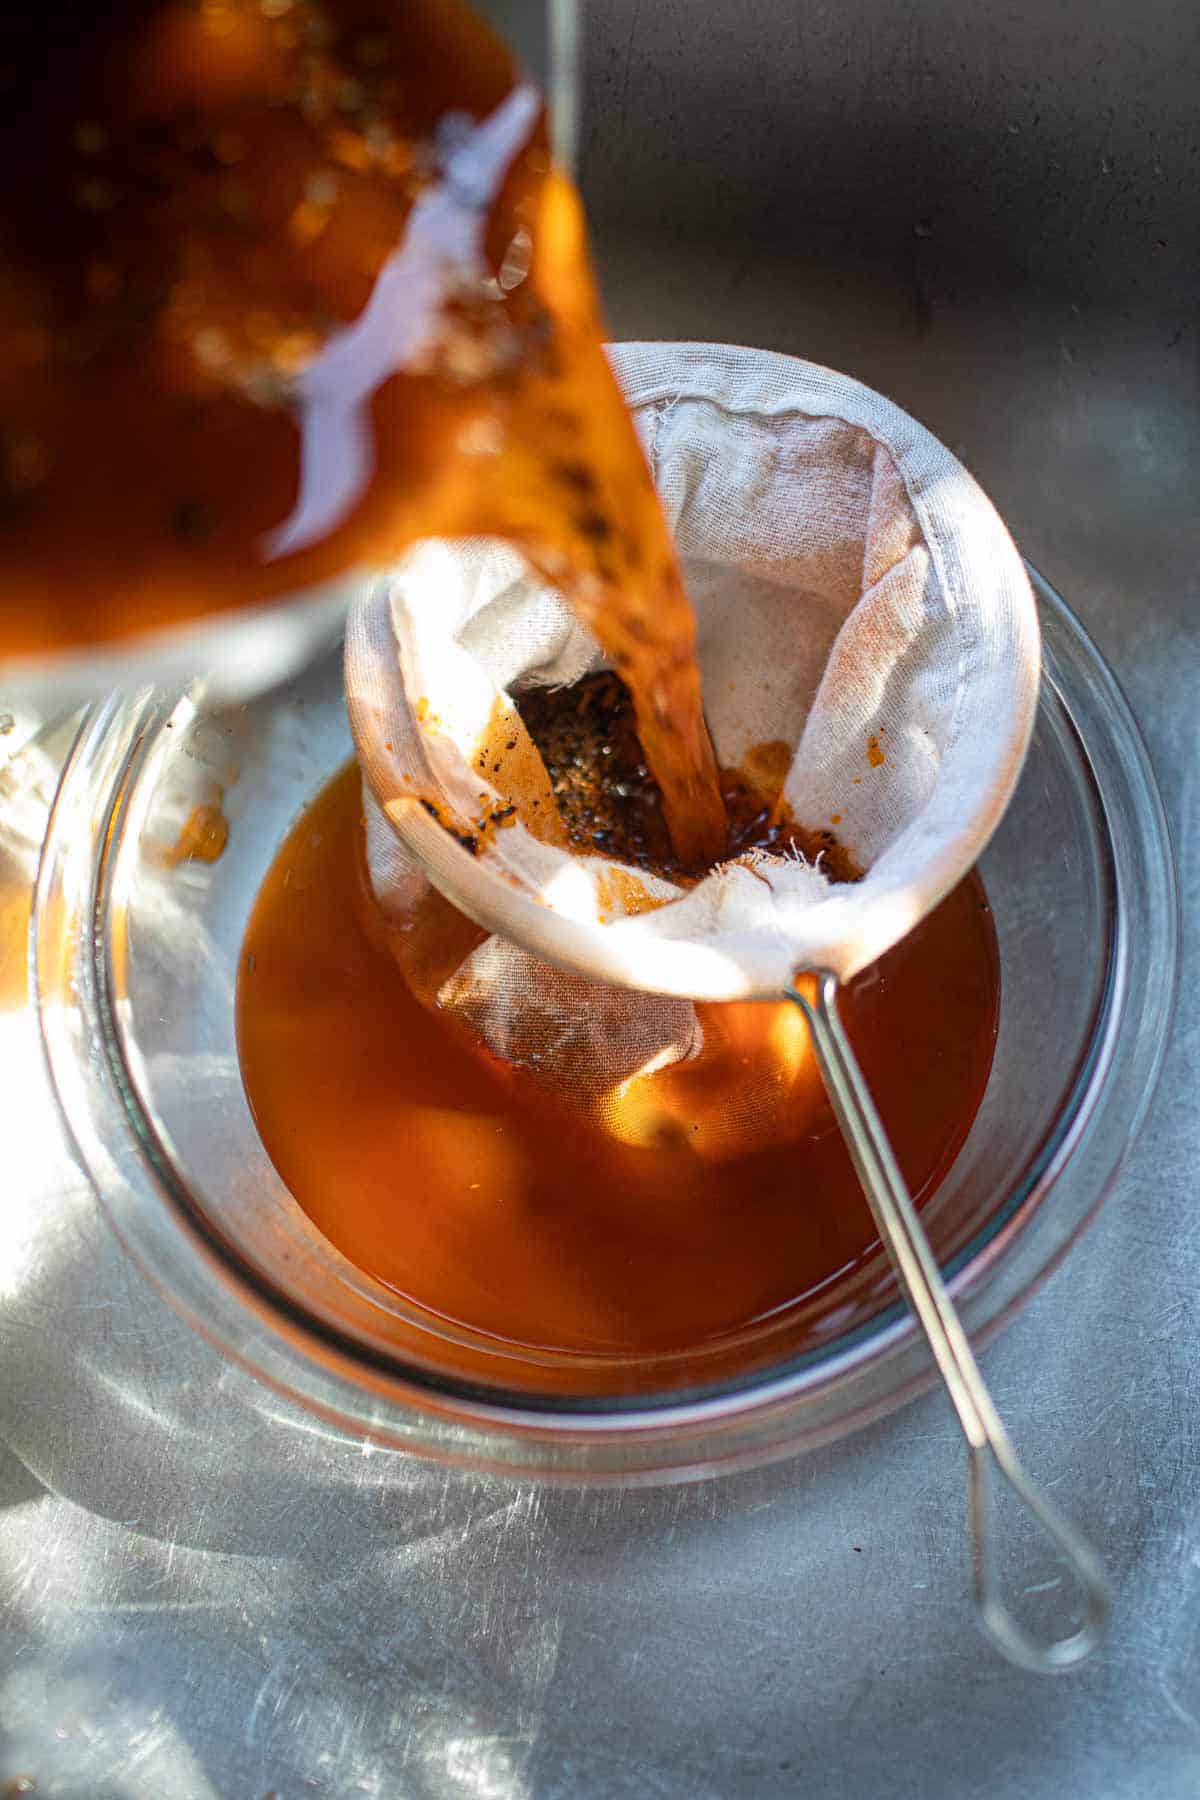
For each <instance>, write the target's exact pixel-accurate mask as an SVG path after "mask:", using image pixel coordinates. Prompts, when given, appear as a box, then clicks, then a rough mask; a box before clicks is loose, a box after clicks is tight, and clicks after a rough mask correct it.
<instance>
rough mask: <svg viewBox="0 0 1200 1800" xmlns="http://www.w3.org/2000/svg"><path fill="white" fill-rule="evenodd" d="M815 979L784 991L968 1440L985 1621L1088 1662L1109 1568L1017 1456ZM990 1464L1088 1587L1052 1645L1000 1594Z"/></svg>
mask: <svg viewBox="0 0 1200 1800" xmlns="http://www.w3.org/2000/svg"><path fill="white" fill-rule="evenodd" d="M811 981H812V988H813V991H812V992H806V991H805V989H806V988H807V987H808V986H809V982H808V981H804V982H803V983H802V984H800V985H797V986H795V987H791V988H789V989H788V990H787V997H788V999H789V1000H792V1001H794V1002H795V1004H796V1005H797V1006H798V1007H799V1008H800V1009H801V1011H802V1012H803V1014H804V1016H805V1018H806V1020H807V1021H808V1026H809V1029H810V1031H811V1033H812V1040H813V1049H814V1051H815V1053H816V1057H817V1061H818V1063H819V1065H820V1069H821V1074H822V1076H823V1078H824V1081H825V1086H826V1088H827V1089H828V1091H829V1098H830V1101H831V1102H832V1105H833V1110H834V1112H835V1114H836V1116H837V1120H838V1124H839V1125H840V1127H841V1130H842V1134H843V1136H844V1137H845V1140H846V1144H847V1147H848V1148H849V1151H850V1154H851V1157H852V1158H853V1160H854V1166H855V1168H856V1169H857V1171H858V1177H859V1180H860V1181H861V1182H862V1185H863V1191H864V1193H865V1194H866V1197H867V1202H868V1204H869V1206H870V1208H871V1213H872V1216H873V1217H874V1220H875V1225H876V1228H877V1230H878V1232H879V1236H880V1238H881V1239H882V1241H883V1244H884V1246H885V1248H886V1250H887V1252H888V1255H889V1256H890V1257H891V1260H892V1264H893V1266H894V1268H895V1270H896V1273H897V1275H898V1276H899V1278H900V1281H901V1284H902V1286H903V1288H904V1292H905V1295H906V1297H907V1299H908V1303H909V1305H910V1306H911V1308H912V1310H913V1312H914V1313H915V1314H916V1316H917V1320H918V1322H919V1323H920V1326H921V1328H922V1330H923V1331H924V1333H925V1336H926V1338H927V1339H928V1341H929V1348H930V1349H931V1350H932V1352H933V1357H934V1361H935V1362H936V1363H937V1366H938V1371H939V1373H940V1375H941V1377H942V1380H943V1381H944V1382H945V1385H946V1390H947V1392H948V1393H949V1395H950V1399H951V1400H952V1402H953V1404H954V1410H955V1412H956V1413H957V1414H958V1419H959V1423H960V1424H961V1426H962V1429H963V1435H964V1437H965V1438H966V1440H967V1448H968V1454H969V1469H970V1487H969V1497H968V1520H969V1525H970V1534H971V1555H972V1562H973V1570H974V1587H975V1603H976V1606H977V1607H978V1610H979V1616H980V1620H981V1622H982V1624H983V1628H984V1630H985V1631H986V1632H987V1634H988V1636H989V1637H990V1638H991V1640H992V1642H993V1643H994V1644H995V1646H996V1648H997V1649H998V1650H1000V1651H1001V1652H1002V1653H1003V1655H1005V1656H1006V1657H1008V1658H1009V1660H1010V1661H1011V1662H1014V1663H1016V1664H1017V1665H1018V1666H1019V1667H1021V1668H1024V1669H1031V1670H1033V1671H1035V1672H1036V1673H1038V1674H1058V1673H1060V1672H1061V1671H1062V1670H1064V1669H1069V1668H1071V1667H1072V1665H1073V1664H1075V1663H1078V1662H1082V1660H1083V1659H1084V1657H1086V1656H1088V1655H1090V1654H1091V1652H1092V1651H1093V1650H1094V1649H1095V1648H1096V1645H1097V1644H1098V1643H1099V1642H1100V1639H1101V1637H1102V1636H1103V1633H1104V1627H1105V1623H1106V1620H1107V1617H1108V1608H1109V1596H1108V1582H1107V1580H1106V1578H1105V1574H1104V1569H1103V1567H1102V1566H1101V1563H1100V1559H1099V1558H1098V1557H1097V1555H1096V1553H1095V1551H1094V1550H1093V1549H1092V1548H1091V1546H1090V1544H1088V1543H1087V1541H1086V1540H1085V1539H1084V1538H1083V1537H1082V1536H1081V1535H1080V1533H1079V1532H1078V1531H1076V1529H1075V1528H1074V1526H1073V1525H1071V1524H1069V1523H1068V1521H1067V1520H1066V1519H1064V1518H1063V1517H1062V1515H1061V1514H1060V1513H1059V1512H1058V1510H1057V1508H1056V1507H1055V1506H1053V1505H1052V1504H1051V1502H1050V1501H1049V1500H1048V1499H1047V1497H1046V1495H1045V1494H1044V1493H1043V1492H1042V1491H1041V1489H1040V1488H1039V1487H1038V1486H1037V1485H1036V1483H1035V1482H1033V1481H1032V1480H1031V1479H1030V1477H1029V1476H1028V1475H1027V1474H1026V1473H1025V1471H1024V1469H1023V1468H1022V1467H1021V1464H1020V1463H1019V1462H1018V1460H1017V1456H1016V1453H1015V1452H1014V1450H1013V1447H1012V1445H1011V1443H1010V1442H1009V1438H1008V1433H1007V1432H1006V1431H1005V1429H1004V1425H1003V1423H1002V1422H1001V1419H1000V1416H999V1414H998V1413H997V1411H996V1408H995V1406H994V1405H993V1403H992V1397H991V1395H990V1394H989V1393H988V1390H987V1387H986V1385H985V1384H984V1380H983V1377H982V1375H981V1374H980V1373H979V1365H978V1364H977V1363H976V1361H975V1356H974V1353H973V1351H972V1349H971V1346H970V1344H969V1342H968V1341H967V1334H966V1332H965V1331H964V1330H963V1325H962V1321H961V1319H960V1318H959V1316H958V1313H957V1311H956V1310H955V1307H954V1303H953V1301H952V1300H951V1298H950V1296H949V1294H948V1293H947V1291H946V1284H945V1282H944V1281H943V1280H942V1276H941V1271H940V1270H939V1268H938V1265H937V1262H936V1260H935V1258H934V1255H933V1252H932V1250H931V1249H930V1247H929V1240H928V1239H927V1238H926V1236H925V1232H924V1229H923V1228H922V1225H921V1222H920V1220H919V1218H918V1217H917V1211H916V1208H915V1206H914V1205H913V1203H912V1199H911V1197H910V1195H909V1193H908V1189H907V1188H906V1186H905V1183H904V1177H903V1176H902V1174H901V1173H900V1167H899V1164H898V1163H897V1161H896V1157H895V1153H894V1152H893V1150H892V1147H891V1144H890V1143H889V1142H888V1137H887V1133H886V1131H885V1130H884V1127H883V1122H882V1120H881V1119H880V1117H879V1114H878V1112H877V1111H876V1108H875V1103H874V1101H873V1100H872V1098H871V1092H870V1089H869V1088H868V1086H867V1083H866V1080H865V1078H864V1076H863V1072H862V1070H861V1069H860V1067H859V1065H858V1059H857V1058H856V1056H855V1054H854V1051H853V1049H852V1047H851V1044H850V1040H849V1038H848V1037H847V1036H846V1031H845V1027H844V1026H843V1024H842V1021H841V1018H840V1016H839V1014H838V1009H837V993H838V981H837V977H836V976H834V975H831V974H829V973H827V972H819V973H814V975H813V976H812V978H811ZM993 1467H994V1469H995V1470H996V1471H998V1473H999V1475H1000V1476H1001V1478H1002V1479H1003V1480H1004V1481H1006V1482H1007V1483H1008V1485H1009V1486H1010V1487H1011V1488H1012V1490H1013V1492H1014V1493H1015V1494H1016V1495H1017V1497H1018V1499H1019V1500H1020V1501H1021V1502H1022V1504H1023V1505H1024V1506H1025V1507H1026V1509H1027V1510H1028V1511H1029V1512H1030V1513H1031V1514H1032V1515H1033V1517H1034V1518H1035V1519H1036V1520H1037V1522H1038V1523H1039V1524H1040V1525H1041V1527H1042V1528H1043V1530H1044V1531H1045V1532H1046V1535H1047V1536H1048V1537H1049V1538H1050V1539H1051V1540H1052V1542H1053V1543H1054V1544H1055V1545H1056V1546H1057V1548H1058V1549H1059V1551H1060V1552H1061V1553H1062V1555H1063V1557H1064V1558H1065V1560H1066V1562H1067V1564H1068V1565H1069V1567H1070V1569H1071V1571H1072V1573H1073V1575H1074V1577H1075V1580H1076V1581H1077V1583H1078V1584H1079V1587H1080V1589H1081V1591H1082V1594H1083V1596H1084V1600H1085V1613H1084V1620H1083V1624H1082V1625H1081V1626H1080V1627H1079V1629H1078V1630H1077V1631H1074V1632H1072V1633H1070V1634H1069V1635H1068V1636H1067V1637H1064V1638H1060V1639H1058V1640H1056V1641H1055V1642H1053V1643H1050V1644H1041V1643H1038V1642H1037V1641H1036V1640H1035V1639H1034V1638H1033V1637H1031V1636H1030V1634H1029V1633H1028V1632H1027V1631H1026V1630H1025V1628H1024V1626H1022V1625H1021V1624H1019V1623H1018V1621H1017V1620H1016V1618H1015V1617H1014V1616H1013V1614H1012V1612H1011V1611H1010V1609H1009V1607H1008V1605H1007V1603H1006V1601H1005V1600H1004V1598H1003V1596H1002V1593H1001V1584H1000V1578H999V1575H998V1573H997V1569H996V1559H995V1550H994V1543H993V1532H992V1528H991V1509H990V1505H989V1486H990V1480H991V1476H992V1470H993Z"/></svg>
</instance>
